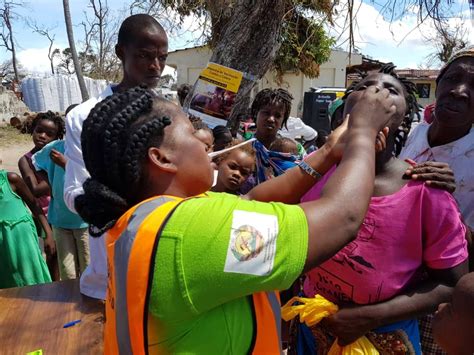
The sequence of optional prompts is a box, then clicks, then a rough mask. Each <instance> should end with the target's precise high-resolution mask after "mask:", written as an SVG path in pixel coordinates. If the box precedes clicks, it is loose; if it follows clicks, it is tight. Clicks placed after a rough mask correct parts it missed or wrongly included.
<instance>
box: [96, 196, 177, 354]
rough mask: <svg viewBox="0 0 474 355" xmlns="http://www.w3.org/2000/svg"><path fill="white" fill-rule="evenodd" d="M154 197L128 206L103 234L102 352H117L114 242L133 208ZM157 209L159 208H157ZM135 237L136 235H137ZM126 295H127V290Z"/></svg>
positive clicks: (125, 226)
mask: <svg viewBox="0 0 474 355" xmlns="http://www.w3.org/2000/svg"><path fill="white" fill-rule="evenodd" d="M163 197H170V198H174V199H176V197H174V196H163ZM155 198H157V197H156V196H155V197H152V198H149V199H147V200H144V201H142V202H140V203H139V204H136V205H135V206H133V207H132V208H130V209H129V210H128V211H127V212H125V213H124V214H123V215H122V216H121V217H120V218H119V220H118V221H117V222H116V223H115V225H114V226H113V228H111V229H110V230H109V231H108V232H107V234H106V236H105V238H106V248H107V273H108V283H107V298H106V303H105V315H106V317H105V318H106V321H105V327H104V354H114V355H115V354H118V353H119V349H118V343H117V338H116V334H117V329H116V318H115V309H114V295H115V277H114V275H115V272H114V265H113V262H112V260H114V254H115V242H116V241H117V240H118V238H119V237H120V235H121V234H122V233H123V231H124V230H125V229H126V228H127V225H128V221H129V219H130V217H131V216H132V214H133V213H134V212H135V210H136V209H137V208H138V207H139V206H141V205H142V204H144V203H146V202H149V201H151V200H153V199H155ZM157 210H161V208H158V209H157ZM155 211H156V210H155ZM155 211H154V212H155ZM152 214H153V212H152V213H151V214H150V216H151V215H152ZM150 216H148V217H147V218H146V219H145V220H144V222H146V221H148V218H149V217H150ZM165 217H166V216H165ZM142 225H143V224H142ZM160 227H161V223H160V224H159V225H155V226H154V230H155V235H154V236H153V238H151V239H152V247H151V249H150V250H152V249H153V243H154V241H155V237H156V232H157V231H158V230H159V228H160ZM140 229H141V228H140ZM140 229H139V230H140ZM137 234H140V233H137ZM137 237H138V235H137ZM135 245H136V244H135V243H134V246H135ZM132 250H133V249H132ZM150 255H151V253H150ZM144 265H146V264H144ZM142 266H143V264H142ZM143 269H146V268H143ZM146 271H147V273H148V271H149V270H148V269H147V270H146ZM144 285H145V289H146V288H147V287H148V278H147V279H146V283H145V284H144ZM127 289H129V288H128V285H127ZM127 297H128V292H127ZM145 297H146V294H145V296H143V303H144V301H145ZM137 309H143V308H140V307H137ZM142 313H144V312H142ZM140 325H143V322H141V323H140ZM141 331H142V332H143V327H142V329H141ZM130 336H131V340H132V346H133V344H134V343H135V342H134V340H133V339H134V337H133V336H132V334H131V332H130ZM141 339H142V343H141V344H144V339H143V334H142V336H141Z"/></svg>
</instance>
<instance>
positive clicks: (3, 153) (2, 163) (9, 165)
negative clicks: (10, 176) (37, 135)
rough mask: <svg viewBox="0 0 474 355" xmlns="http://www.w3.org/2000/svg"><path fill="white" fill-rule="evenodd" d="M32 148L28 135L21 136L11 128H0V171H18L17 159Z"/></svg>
mask: <svg viewBox="0 0 474 355" xmlns="http://www.w3.org/2000/svg"><path fill="white" fill-rule="evenodd" d="M31 148H33V141H32V140H31V136H30V135H29V134H21V133H20V132H19V131H18V130H16V129H15V128H13V127H9V126H8V127H0V169H4V170H6V171H9V172H16V173H19V171H18V159H20V157H21V156H22V155H23V154H25V153H26V152H28V151H29V150H30V149H31Z"/></svg>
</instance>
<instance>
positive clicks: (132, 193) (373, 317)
mask: <svg viewBox="0 0 474 355" xmlns="http://www.w3.org/2000/svg"><path fill="white" fill-rule="evenodd" d="M167 53H168V38H167V35H166V32H165V31H164V29H163V28H162V26H161V25H160V24H159V23H158V22H157V21H156V20H155V19H154V18H153V17H151V16H149V15H144V14H141V15H132V16H130V17H128V18H127V19H125V20H124V22H123V23H122V25H121V27H120V29H119V32H118V36H117V45H116V54H117V57H118V58H119V59H120V61H121V62H122V64H123V78H122V80H121V82H120V83H118V84H111V85H109V86H108V87H107V88H106V89H105V91H104V92H103V93H102V94H101V95H99V96H98V97H94V98H91V99H89V100H88V101H86V102H83V103H81V104H79V105H74V107H70V108H68V110H67V112H66V115H65V118H64V117H61V115H59V114H56V113H53V112H50V111H48V112H45V113H39V114H38V115H37V116H36V118H35V119H34V121H33V122H32V126H31V135H32V140H33V144H34V147H33V148H32V149H31V150H30V151H29V152H27V153H25V154H24V155H23V156H22V157H21V158H20V160H19V162H18V165H19V169H20V172H21V176H19V175H17V174H15V173H11V172H6V171H4V170H0V264H1V265H2V270H3V272H2V275H1V276H0V288H8V287H21V286H26V285H34V284H41V283H46V282H51V281H58V280H68V279H75V278H79V277H80V286H81V292H82V293H83V294H85V295H87V296H89V297H93V298H98V299H104V300H105V308H106V323H105V329H104V349H105V352H106V353H108V354H117V353H137V354H139V353H146V352H149V353H158V352H165V353H196V354H214V353H236V354H241V353H242V354H243V353H250V352H252V353H255V354H273V353H275V354H276V353H281V352H282V351H283V350H285V351H286V352H288V353H292V354H327V353H329V352H330V349H331V347H332V346H333V345H334V344H335V343H337V344H339V345H341V346H346V345H348V344H351V343H353V342H354V341H356V340H357V339H359V338H361V337H363V336H365V337H367V338H368V339H369V341H370V343H371V346H373V347H374V349H376V350H377V351H378V353H380V354H421V353H424V354H443V353H444V351H448V353H452V354H472V353H474V341H473V339H474V274H473V273H470V271H474V270H473V267H474V263H473V260H474V257H473V255H474V254H473V252H472V241H471V237H472V231H473V230H474V169H472V167H471V166H470V164H472V163H473V161H474V129H473V125H474V48H472V47H469V48H465V49H463V50H461V51H460V52H458V53H457V54H455V55H454V56H453V57H452V58H451V59H450V60H449V61H448V62H447V63H446V65H445V66H444V67H443V68H442V69H441V71H440V72H439V75H438V78H437V80H436V81H437V88H436V103H435V104H434V105H433V106H431V107H430V108H429V111H427V112H429V114H428V115H427V114H426V113H425V115H422V112H421V107H420V105H419V104H418V102H417V93H416V87H415V85H414V84H413V83H412V82H410V81H408V80H407V79H405V78H403V77H400V76H399V75H397V73H396V70H395V66H394V65H393V64H391V63H389V64H386V65H383V66H382V67H381V68H380V69H379V70H376V71H373V72H370V73H365V74H363V75H362V77H361V80H359V81H357V82H354V83H352V85H351V86H350V87H348V88H347V90H346V93H345V95H344V97H342V98H341V99H337V100H336V101H335V102H333V103H332V104H331V105H330V107H329V117H328V118H329V119H330V123H331V124H330V126H331V129H332V133H331V134H330V135H329V136H328V137H327V139H325V140H324V142H322V143H321V144H317V139H318V134H317V132H316V131H314V130H313V129H312V128H311V127H307V126H305V125H304V123H303V122H302V121H301V120H300V119H299V118H295V117H290V112H291V108H292V101H293V97H292V96H291V94H290V93H289V92H288V91H287V90H284V89H282V88H277V89H263V90H261V91H260V92H258V93H257V94H256V96H255V98H254V99H253V101H252V103H251V105H250V107H249V114H248V117H245V119H243V120H242V124H241V130H240V131H239V132H231V131H230V130H229V129H228V128H226V127H224V126H217V127H214V128H213V129H210V128H208V127H207V125H206V124H205V123H204V122H203V121H201V120H200V119H199V118H196V117H190V116H188V115H187V114H186V113H185V112H184V111H183V110H182V108H181V105H182V104H183V102H185V100H186V97H187V95H188V94H190V93H192V87H190V86H188V85H186V86H182V87H181V88H180V90H179V91H178V96H179V99H180V104H181V105H178V104H176V103H174V102H171V101H168V100H166V99H164V98H162V97H160V95H159V94H157V92H156V91H155V89H156V87H157V85H158V80H159V78H160V75H161V73H162V71H163V69H164V66H165V63H166V58H167ZM427 110H428V109H427ZM422 116H423V117H422ZM426 117H429V119H425V118H426ZM414 123H416V125H414ZM296 131H298V133H295V132H296ZM63 136H64V137H63ZM285 290H286V291H285ZM316 295H319V296H322V297H324V299H326V300H328V301H330V302H332V303H333V304H335V305H336V306H337V307H338V308H337V309H338V311H337V312H335V313H334V314H332V315H330V316H328V317H326V318H325V319H324V320H323V321H322V322H320V323H317V324H306V323H305V322H300V318H299V317H298V316H296V317H295V318H294V319H293V320H291V321H290V322H283V321H282V319H281V315H280V298H281V301H282V302H286V301H288V300H289V299H291V298H292V297H293V296H299V297H303V298H305V299H313V298H314V297H315V296H316ZM291 302H292V301H290V303H289V306H292V304H291ZM295 307H299V308H298V309H300V310H302V309H304V307H302V306H301V304H299V305H296V304H295ZM209 334H213V335H216V336H212V337H209Z"/></svg>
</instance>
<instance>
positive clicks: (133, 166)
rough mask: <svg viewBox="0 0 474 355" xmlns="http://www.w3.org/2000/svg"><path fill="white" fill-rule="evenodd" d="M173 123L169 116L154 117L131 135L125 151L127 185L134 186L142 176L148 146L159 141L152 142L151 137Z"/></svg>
mask: <svg viewBox="0 0 474 355" xmlns="http://www.w3.org/2000/svg"><path fill="white" fill-rule="evenodd" d="M169 124H171V119H170V118H169V117H160V118H158V117H154V118H152V119H151V120H150V121H148V122H146V123H145V124H144V125H142V126H141V127H140V128H138V129H137V130H136V131H135V133H133V134H132V135H131V137H130V141H129V143H128V146H127V149H126V150H125V153H124V159H123V162H124V164H123V166H124V168H125V169H124V171H123V172H124V175H125V181H126V183H127V186H133V185H135V184H136V183H137V182H139V181H140V179H141V178H142V174H141V170H142V169H141V165H142V162H143V160H144V159H145V156H146V151H147V150H148V148H149V147H150V146H152V145H154V144H156V143H158V142H152V139H151V137H153V136H157V135H159V133H160V132H162V131H163V128H164V127H166V126H168V125H169Z"/></svg>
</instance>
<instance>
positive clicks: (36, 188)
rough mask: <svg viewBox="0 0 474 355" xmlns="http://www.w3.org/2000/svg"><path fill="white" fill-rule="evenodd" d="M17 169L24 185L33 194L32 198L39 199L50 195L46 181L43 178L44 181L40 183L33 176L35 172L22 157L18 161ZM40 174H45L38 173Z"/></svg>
mask: <svg viewBox="0 0 474 355" xmlns="http://www.w3.org/2000/svg"><path fill="white" fill-rule="evenodd" d="M18 168H19V169H20V173H21V176H22V177H23V179H22V180H24V183H26V186H27V187H28V188H29V189H30V191H31V192H32V193H33V196H34V197H41V196H44V195H50V194H51V189H50V187H49V184H48V182H47V181H48V179H47V177H46V176H45V179H44V180H43V181H41V182H39V181H38V179H37V178H36V176H35V172H34V171H33V169H32V168H31V166H30V164H29V163H28V160H26V158H25V157H22V158H21V159H20V160H19V161H18ZM40 174H45V173H44V172H40Z"/></svg>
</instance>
